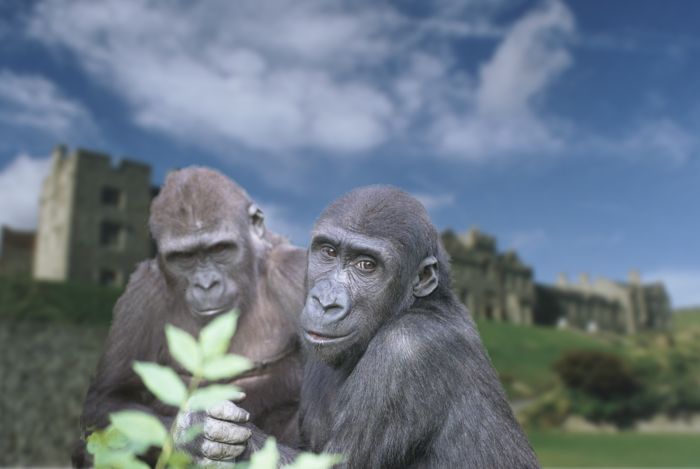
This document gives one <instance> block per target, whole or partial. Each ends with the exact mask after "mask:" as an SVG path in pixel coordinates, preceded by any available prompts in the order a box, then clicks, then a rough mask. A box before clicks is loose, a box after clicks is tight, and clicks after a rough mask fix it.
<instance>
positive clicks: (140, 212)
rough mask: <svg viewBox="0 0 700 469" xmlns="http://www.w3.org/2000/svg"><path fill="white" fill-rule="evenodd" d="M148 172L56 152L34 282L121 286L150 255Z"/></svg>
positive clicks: (82, 153)
mask: <svg viewBox="0 0 700 469" xmlns="http://www.w3.org/2000/svg"><path fill="white" fill-rule="evenodd" d="M151 197H152V189H151V168H150V166H148V165H145V164H142V163H138V162H134V161H129V160H123V161H121V162H120V163H119V164H118V165H116V166H113V165H112V160H111V158H110V157H109V156H108V155H104V154H100V153H96V152H91V151H86V150H80V149H78V150H76V151H75V152H73V153H72V154H70V155H69V154H67V152H66V149H65V148H64V147H58V148H57V149H56V151H55V152H54V155H53V162H52V169H51V173H50V174H49V176H48V177H47V178H46V180H45V182H44V186H43V191H42V196H41V201H40V210H39V213H40V216H39V230H38V238H37V250H36V260H35V267H34V276H35V277H36V278H39V279H50V280H63V281H65V280H72V281H78V282H85V283H99V284H104V285H111V286H122V285H124V284H125V282H126V281H127V280H128V276H129V274H130V273H131V272H132V271H133V270H134V268H135V266H136V264H137V263H138V262H139V261H142V260H144V259H147V258H148V257H150V255H151V243H150V238H149V234H148V226H147V224H148V211H149V207H150V203H151Z"/></svg>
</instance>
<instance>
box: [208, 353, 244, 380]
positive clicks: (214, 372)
mask: <svg viewBox="0 0 700 469" xmlns="http://www.w3.org/2000/svg"><path fill="white" fill-rule="evenodd" d="M252 367H253V363H252V362H251V361H250V360H248V359H247V358H246V357H242V356H240V355H224V356H221V357H215V358H212V359H210V360H207V361H206V362H204V367H203V368H202V375H203V376H204V377H205V378H206V379H209V380H217V379H223V378H233V377H234V376H236V375H239V374H241V373H243V372H244V371H247V370H249V369H251V368H252Z"/></svg>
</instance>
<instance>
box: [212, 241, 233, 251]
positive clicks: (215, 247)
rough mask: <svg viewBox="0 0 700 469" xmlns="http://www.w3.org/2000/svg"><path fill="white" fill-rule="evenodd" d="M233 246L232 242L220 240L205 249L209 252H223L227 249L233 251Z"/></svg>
mask: <svg viewBox="0 0 700 469" xmlns="http://www.w3.org/2000/svg"><path fill="white" fill-rule="evenodd" d="M235 248H236V245H235V244H234V243H231V242H221V243H216V244H215V245H213V246H211V247H210V248H209V249H207V252H208V253H209V254H223V253H226V252H229V251H233V250H234V249H235Z"/></svg>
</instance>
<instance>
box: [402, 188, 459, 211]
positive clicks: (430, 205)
mask: <svg viewBox="0 0 700 469" xmlns="http://www.w3.org/2000/svg"><path fill="white" fill-rule="evenodd" d="M412 195H413V197H415V198H416V199H418V201H419V202H420V203H422V204H423V206H424V207H425V209H426V210H428V211H434V210H439V209H441V208H445V207H448V206H450V205H452V204H454V203H455V200H456V199H455V196H454V194H432V193H426V192H414V193H413V194H412Z"/></svg>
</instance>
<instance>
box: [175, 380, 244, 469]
mask: <svg viewBox="0 0 700 469" xmlns="http://www.w3.org/2000/svg"><path fill="white" fill-rule="evenodd" d="M243 397H245V395H243V394H242V395H241V397H239V398H238V399H236V400H240V399H242V398H243ZM249 418H250V415H249V414H248V412H246V411H245V410H244V409H241V408H240V407H238V406H237V405H236V404H234V403H233V402H231V401H225V402H222V403H221V404H218V405H216V406H214V407H211V408H209V409H207V410H206V411H205V412H204V411H197V412H184V413H181V414H179V415H178V417H177V422H176V424H175V444H176V445H177V447H178V448H180V449H183V450H185V451H186V452H187V453H189V454H190V455H192V457H193V459H194V462H195V463H196V464H201V465H207V466H209V465H212V466H215V467H232V466H233V462H234V460H235V458H236V457H237V456H239V455H240V454H241V453H243V451H245V448H246V442H247V441H248V438H250V436H251V434H252V432H251V431H250V430H249V429H247V428H246V427H244V426H242V425H240V424H243V423H246V422H247V421H248V419H249ZM197 424H201V425H203V431H202V433H201V434H200V435H198V436H197V437H196V438H195V439H194V440H192V441H189V442H187V441H183V440H184V439H185V435H186V434H187V431H188V429H190V428H191V427H192V426H194V425H197Z"/></svg>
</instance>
